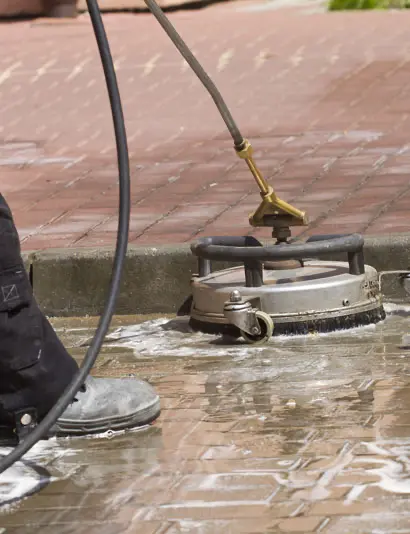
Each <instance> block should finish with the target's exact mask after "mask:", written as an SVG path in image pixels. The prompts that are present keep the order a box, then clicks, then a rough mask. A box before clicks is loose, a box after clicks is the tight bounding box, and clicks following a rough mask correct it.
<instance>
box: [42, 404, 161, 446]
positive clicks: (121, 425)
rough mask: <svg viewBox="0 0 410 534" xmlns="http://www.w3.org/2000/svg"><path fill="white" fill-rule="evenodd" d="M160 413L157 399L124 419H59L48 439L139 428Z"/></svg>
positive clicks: (153, 419) (150, 421)
mask: <svg viewBox="0 0 410 534" xmlns="http://www.w3.org/2000/svg"><path fill="white" fill-rule="evenodd" d="M160 413H161V406H160V399H159V397H157V398H156V399H155V400H154V401H153V402H152V403H151V404H149V405H147V406H145V407H144V408H142V409H141V410H139V411H138V412H136V413H132V414H129V415H126V416H123V417H106V418H101V419H91V420H88V421H87V420H86V421H84V420H83V421H75V420H69V419H59V420H58V421H57V423H56V424H55V426H54V427H53V428H52V429H51V430H50V434H49V435H48V437H53V436H56V437H67V436H84V435H87V434H102V433H104V432H109V431H118V430H126V429H130V428H138V427H141V426H146V425H149V424H150V423H152V422H153V421H155V419H157V418H158V417H159V415H160Z"/></svg>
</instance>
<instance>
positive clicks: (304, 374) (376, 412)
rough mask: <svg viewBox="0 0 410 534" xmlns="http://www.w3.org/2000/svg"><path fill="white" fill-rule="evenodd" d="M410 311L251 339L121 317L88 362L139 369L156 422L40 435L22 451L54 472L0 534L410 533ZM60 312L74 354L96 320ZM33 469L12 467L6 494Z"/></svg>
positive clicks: (111, 371) (0, 522)
mask: <svg viewBox="0 0 410 534" xmlns="http://www.w3.org/2000/svg"><path fill="white" fill-rule="evenodd" d="M409 318H410V309H408V310H403V309H402V310H401V311H400V310H397V309H396V310H395V312H394V314H390V315H389V316H388V318H387V320H386V321H385V322H384V323H383V324H379V325H378V326H376V327H374V326H373V327H366V328H364V329H361V330H358V331H356V332H350V333H348V332H346V333H341V334H331V335H325V336H312V337H307V338H287V339H285V338H277V339H274V340H273V341H272V342H271V343H270V344H269V345H267V346H265V347H259V348H257V347H249V346H245V345H243V344H241V343H240V342H237V343H236V344H234V345H229V346H227V345H223V344H221V342H220V341H218V340H217V339H215V338H213V337H211V336H205V335H202V334H195V335H194V334H191V333H188V332H187V328H186V323H184V321H183V320H182V319H181V320H180V319H179V320H178V321H175V320H171V322H170V320H169V319H166V318H157V319H153V320H152V321H149V322H145V323H143V324H140V325H136V324H133V323H135V320H134V319H129V320H125V319H123V324H122V326H120V327H119V328H118V329H114V332H113V333H112V334H111V337H110V339H109V340H108V342H107V343H106V346H105V349H104V351H103V353H102V355H101V357H100V360H99V364H98V368H97V369H96V374H97V375H100V376H128V375H134V374H137V375H139V376H143V377H145V378H147V379H149V380H150V381H151V382H152V383H153V384H154V385H155V386H156V388H157V389H158V391H159V393H160V394H161V397H162V406H163V412H162V415H161V417H160V419H159V420H158V422H157V423H156V424H155V425H154V426H152V427H150V428H149V429H147V430H145V431H140V432H130V433H126V434H122V435H119V436H116V437H115V438H112V439H109V438H108V437H105V438H94V439H79V438H77V439H71V440H52V441H50V442H47V443H45V444H42V445H41V446H38V447H37V448H36V450H35V451H34V452H32V453H31V455H30V458H31V461H32V462H33V463H34V464H35V465H36V466H37V468H38V466H41V467H43V468H46V469H47V470H48V472H49V475H51V476H52V477H53V478H52V481H51V483H50V484H49V485H48V486H47V487H45V488H44V489H43V490H42V491H41V492H39V493H36V494H35V495H33V496H32V497H30V498H28V499H26V500H24V501H23V502H20V503H18V502H16V503H14V504H11V505H10V506H9V507H7V508H3V509H2V511H1V513H0V532H2V534H26V533H29V532H30V533H33V532H38V533H41V534H51V533H53V534H55V533H56V532H58V533H59V534H68V533H75V534H83V533H87V534H94V533H95V534H97V533H98V534H117V533H118V534H119V533H128V534H131V533H132V534H133V533H136V532H138V534H154V533H156V534H160V533H161V534H165V533H166V534H174V533H175V534H176V533H180V534H182V533H193V534H208V533H212V534H213V533H220V532H226V533H230V534H240V533H241V534H245V533H247V534H268V533H276V532H277V533H281V532H303V533H308V532H321V533H326V534H352V533H355V534H364V533H374V534H375V533H377V534H382V533H384V534H394V533H396V534H398V533H400V534H402V533H405V532H409V509H410V476H409V466H410V460H409V451H410V410H409V405H410V394H409V392H410V387H409V386H410V381H409V371H410V366H409V358H410V352H409V351H408V350H406V349H405V348H403V347H400V345H401V339H402V334H403V333H406V332H408V328H409ZM127 322H128V323H129V324H126V323H127ZM55 324H56V325H57V327H59V333H60V334H63V339H64V341H65V343H66V344H67V345H68V346H70V347H71V350H72V352H73V353H74V354H76V355H77V356H78V357H79V358H81V357H82V354H83V353H84V350H85V347H84V346H82V345H86V344H87V339H89V333H90V330H89V329H88V328H86V327H85V326H84V324H83V323H81V322H78V323H76V322H75V321H73V322H72V323H71V327H70V329H69V330H66V329H65V330H63V329H62V327H63V325H64V322H62V321H61V320H59V321H57V322H56V323H55ZM117 326H118V325H117ZM3 452H4V451H3ZM16 469H17V468H16ZM46 475H47V473H45V475H44V473H43V476H46ZM36 476H37V482H38V475H36V473H35V472H34V471H33V469H31V471H30V466H28V467H27V466H26V468H23V467H22V466H19V468H18V469H17V471H15V472H14V474H13V476H10V477H9V481H8V485H7V481H6V482H5V481H4V479H3V480H2V481H1V482H2V483H1V484H0V497H1V498H2V502H4V499H5V495H8V496H9V498H10V495H12V496H17V495H18V494H19V492H20V494H21V492H24V491H29V490H30V487H32V488H34V486H35V484H36V483H37V482H36V480H35V477H36ZM30 484H32V486H30Z"/></svg>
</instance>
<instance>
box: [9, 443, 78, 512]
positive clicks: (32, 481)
mask: <svg viewBox="0 0 410 534" xmlns="http://www.w3.org/2000/svg"><path fill="white" fill-rule="evenodd" d="M11 450H12V449H11V448H9V447H0V456H6V455H7V454H9V453H10V452H11ZM73 454H75V451H74V450H72V449H67V448H64V447H62V446H61V445H59V444H58V441H57V439H55V438H53V439H50V440H48V441H39V442H38V443H37V444H36V445H35V446H34V447H33V448H32V449H31V450H30V451H29V452H28V453H27V454H26V455H25V456H24V459H23V461H22V462H17V463H16V464H14V465H13V466H12V467H10V468H9V469H7V471H5V472H4V473H2V474H1V475H0V512H5V511H8V510H10V509H11V508H13V507H14V506H15V504H14V503H16V502H18V501H19V500H20V499H23V498H24V497H25V496H26V495H29V494H31V493H33V492H35V491H37V490H38V489H40V487H41V486H42V485H43V483H44V482H45V480H44V479H45V478H46V479H47V480H46V482H47V481H51V480H52V478H51V477H49V476H47V475H46V474H45V473H43V472H42V470H38V469H37V466H40V467H46V466H47V465H48V464H49V463H50V462H52V461H53V460H56V459H60V458H62V457H64V456H67V455H73Z"/></svg>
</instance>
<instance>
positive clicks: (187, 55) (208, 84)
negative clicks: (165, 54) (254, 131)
mask: <svg viewBox="0 0 410 534" xmlns="http://www.w3.org/2000/svg"><path fill="white" fill-rule="evenodd" d="M144 1H145V4H146V6H147V7H148V9H149V10H150V11H151V13H152V14H153V15H154V17H155V18H156V19H157V21H158V22H159V23H160V25H161V26H162V28H163V30H164V31H165V33H166V34H167V35H168V37H169V38H170V39H171V41H172V42H173V43H174V45H175V46H176V47H177V49H178V50H179V52H180V54H181V56H182V57H183V58H184V59H185V61H186V62H187V63H188V65H189V66H190V67H191V69H192V70H193V71H194V72H195V74H196V75H197V77H198V78H199V80H200V81H201V82H202V84H203V85H204V87H205V89H206V90H207V91H208V93H209V94H210V95H211V97H212V100H213V101H214V102H215V105H216V107H217V108H218V111H219V113H220V114H221V117H222V119H223V120H224V122H225V124H226V127H227V128H228V130H229V133H230V134H231V136H232V139H233V142H234V145H235V148H236V149H237V150H241V149H242V148H243V145H244V138H243V136H242V134H241V132H240V131H239V128H238V126H237V125H236V123H235V121H234V119H233V117H232V114H231V112H230V111H229V109H228V106H227V105H226V103H225V101H224V99H223V98H222V95H221V93H220V92H219V90H218V88H217V87H216V85H215V84H214V82H213V81H212V80H211V78H210V77H209V76H208V74H207V73H206V72H205V70H204V68H203V67H202V65H201V64H200V63H199V61H198V60H197V59H196V57H195V56H194V54H193V53H192V52H191V50H190V49H189V48H188V46H187V45H186V43H185V42H184V40H183V39H182V37H181V36H180V35H179V33H178V32H177V30H176V29H175V28H174V26H173V25H172V24H171V22H170V20H169V19H168V17H167V16H166V15H165V13H164V12H163V11H162V9H161V8H160V6H159V5H158V4H157V2H156V1H155V0H144Z"/></svg>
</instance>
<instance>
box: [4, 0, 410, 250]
mask: <svg viewBox="0 0 410 534" xmlns="http://www.w3.org/2000/svg"><path fill="white" fill-rule="evenodd" d="M269 5H270V4H263V6H262V5H261V6H259V5H258V4H255V3H254V4H242V3H238V2H236V3H234V4H220V5H218V6H214V7H210V8H208V9H206V10H201V11H197V12H187V11H184V12H180V13H175V14H173V15H171V17H172V20H173V21H174V23H175V24H176V26H177V28H178V29H179V30H180V31H181V33H182V35H183V36H184V37H185V38H186V40H187V42H188V43H189V44H190V45H191V46H192V47H193V49H194V51H195V52H196V53H197V55H198V57H199V58H200V59H201V60H202V61H203V63H204V66H205V67H206V68H207V70H208V71H209V73H210V74H211V75H212V76H213V78H214V79H215V81H216V82H217V83H218V85H219V87H220V89H221V91H222V93H223V94H224V96H225V98H226V100H227V102H228V104H229V105H230V107H231V110H232V113H233V115H234V117H235V118H236V120H237V121H238V123H239V125H240V127H241V129H242V130H243V132H244V134H245V135H246V136H248V137H249V138H250V139H251V140H252V142H253V145H254V147H255V150H256V157H257V161H258V163H259V164H260V166H261V168H262V169H263V170H264V172H265V173H266V175H267V177H268V178H269V179H270V181H271V182H272V183H273V184H274V185H275V186H276V188H277V191H278V192H279V193H280V194H281V195H282V196H283V198H284V199H285V200H287V201H290V202H292V203H294V204H295V205H296V206H297V207H299V208H301V209H306V210H307V211H308V213H309V215H310V218H311V221H312V223H311V225H310V227H309V228H308V230H307V233H321V232H323V233H329V232H333V231H338V232H339V231H360V232H365V233H367V234H387V233H391V232H405V231H408V229H409V227H410V225H409V222H410V217H409V215H408V210H409V208H410V181H409V178H408V173H409V172H410V138H409V135H408V133H409V131H410V113H409V110H410V100H409V93H410V31H409V25H410V13H407V12H400V13H386V12H385V13H383V12H373V13H372V12H369V13H339V14H327V13H320V12H316V13H314V12H310V13H309V12H308V11H307V9H306V8H304V9H301V8H299V9H280V10H273V9H267V8H268V7H269ZM262 7H264V9H262ZM105 20H106V24H107V29H108V32H109V37H110V39H111V44H112V49H113V52H114V55H115V60H116V66H117V70H118V76H119V81H120V84H121V92H122V97H123V101H124V107H125V114H126V118H127V130H128V136H129V145H130V156H131V167H132V203H133V210H132V220H131V234H130V242H131V243H134V244H141V245H143V244H144V245H145V244H160V243H169V242H184V241H190V240H192V239H194V238H195V237H197V236H200V235H213V234H242V233H248V232H249V231H250V228H249V226H248V224H247V217H248V213H249V212H250V211H252V210H253V209H254V208H255V207H256V206H257V204H258V202H259V195H258V192H257V189H256V186H255V184H254V182H253V179H252V177H251V175H250V174H249V172H248V171H247V169H246V167H245V164H244V163H243V162H241V161H239V160H238V159H237V158H236V157H235V155H234V153H233V150H232V148H231V145H232V143H231V141H230V137H229V135H228V134H227V132H226V131H225V128H224V124H223V122H222V120H221V118H220V117H219V115H218V113H217V112H216V109H215V107H214V105H213V102H212V101H211V99H210V98H209V97H208V95H207V94H206V93H205V91H204V90H203V89H202V87H201V85H200V84H199V82H198V81H197V80H196V78H195V77H194V76H193V74H192V73H191V72H190V71H189V70H188V69H187V68H186V66H185V65H184V63H183V61H182V60H181V58H180V57H179V55H178V53H177V52H176V50H175V49H174V48H173V46H172V44H171V43H170V42H169V41H168V39H167V37H166V36H165V35H164V34H163V32H162V30H161V29H160V28H159V26H158V24H157V23H156V21H155V20H154V19H153V18H152V17H151V16H150V15H143V14H140V15H121V14H118V15H107V16H106V17H105ZM1 30H2V31H1V41H2V43H1V44H2V46H1V48H2V50H3V54H2V58H1V60H0V61H1V64H0V97H1V98H0V102H1V112H0V113H1V115H0V118H1V122H0V125H1V126H0V128H1V140H0V164H1V175H0V176H1V191H2V193H3V194H4V195H5V196H6V198H7V200H8V201H9V203H10V204H11V206H12V208H13V210H14V213H15V217H16V222H17V225H18V228H19V231H20V234H21V237H22V239H23V247H24V249H26V250H29V249H30V250H33V249H43V248H48V247H74V246H75V247H78V246H79V247H87V246H99V245H112V244H113V242H114V239H115V231H116V226H117V220H116V206H117V189H116V177H117V171H116V154H115V146H114V140H113V132H112V124H111V117H110V112H109V107H108V99H107V96H106V90H105V87H104V85H103V78H102V72H101V67H100V64H99V59H98V55H97V51H96V46H95V43H94V41H93V36H92V32H91V28H90V25H89V22H88V20H87V18H86V17H84V16H83V17H81V18H80V19H79V20H78V21H76V22H73V23H67V24H62V23H57V24H56V23H54V24H50V23H47V22H45V21H37V22H29V21H25V22H19V23H13V24H8V25H6V24H4V25H2V28H1ZM256 235H261V236H262V235H265V236H266V237H268V236H269V232H268V231H259V230H258V231H257V232H256Z"/></svg>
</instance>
